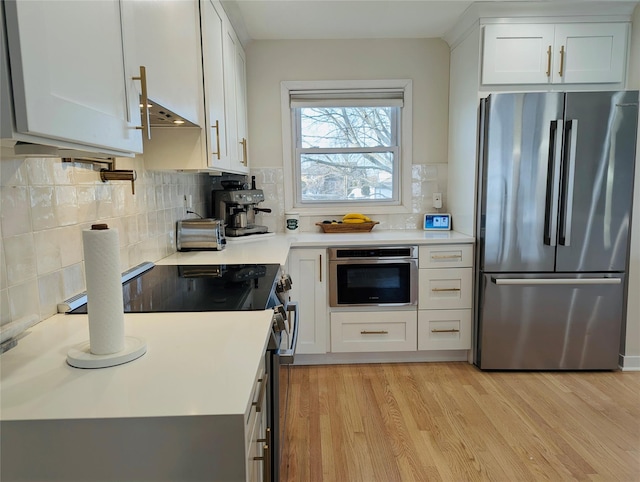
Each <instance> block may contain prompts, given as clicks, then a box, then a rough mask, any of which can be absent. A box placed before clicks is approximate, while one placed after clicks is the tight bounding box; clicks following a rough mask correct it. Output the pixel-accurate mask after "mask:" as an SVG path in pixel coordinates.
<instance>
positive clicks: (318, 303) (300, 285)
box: [288, 248, 329, 355]
mask: <svg viewBox="0 0 640 482" xmlns="http://www.w3.org/2000/svg"><path fill="white" fill-rule="evenodd" d="M288 264H289V273H290V274H291V279H292V280H293V285H292V287H291V299H292V300H295V301H297V302H299V306H300V327H299V332H298V343H297V348H296V353H297V354H301V355H306V354H322V353H327V351H328V350H327V348H328V346H327V332H328V319H329V318H328V314H329V309H328V304H329V297H328V295H327V277H328V276H327V274H328V273H327V250H326V249H315V248H313V249H305V248H300V249H292V250H291V252H290V254H289V260H288Z"/></svg>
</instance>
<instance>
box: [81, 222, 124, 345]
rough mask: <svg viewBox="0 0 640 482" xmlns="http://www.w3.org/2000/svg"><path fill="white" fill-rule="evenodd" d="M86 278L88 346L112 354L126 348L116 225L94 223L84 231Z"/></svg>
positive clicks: (83, 244)
mask: <svg viewBox="0 0 640 482" xmlns="http://www.w3.org/2000/svg"><path fill="white" fill-rule="evenodd" d="M82 246H83V248H84V270H85V278H86V281H87V311H88V313H89V349H90V351H91V353H93V354H94V355H109V354H112V353H117V352H119V351H121V350H122V349H123V348H124V302H123V298H122V277H121V274H120V243H119V238H118V230H117V229H109V228H108V226H107V225H106V224H94V225H93V226H91V229H85V230H83V231H82Z"/></svg>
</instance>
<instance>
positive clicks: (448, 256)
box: [431, 254, 462, 259]
mask: <svg viewBox="0 0 640 482" xmlns="http://www.w3.org/2000/svg"><path fill="white" fill-rule="evenodd" d="M431 258H432V259H462V255H461V254H441V255H433V256H431Z"/></svg>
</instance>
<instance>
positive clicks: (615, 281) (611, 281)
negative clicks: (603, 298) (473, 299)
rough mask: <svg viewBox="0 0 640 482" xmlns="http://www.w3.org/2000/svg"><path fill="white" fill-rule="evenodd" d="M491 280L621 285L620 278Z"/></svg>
mask: <svg viewBox="0 0 640 482" xmlns="http://www.w3.org/2000/svg"><path fill="white" fill-rule="evenodd" d="M491 281H492V282H493V283H495V284H497V285H619V284H620V283H622V279H620V278H579V279H578V278H544V279H527V278H497V279H496V278H494V277H491Z"/></svg>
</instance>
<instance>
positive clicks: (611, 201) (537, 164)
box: [474, 91, 638, 370]
mask: <svg viewBox="0 0 640 482" xmlns="http://www.w3.org/2000/svg"><path fill="white" fill-rule="evenodd" d="M637 125H638V92H637V91H627V92H572V93H562V92H553V93H518V94H492V95H490V96H489V97H488V98H487V99H483V101H482V102H481V105H480V144H479V161H480V165H479V169H480V170H479V181H478V200H477V221H476V222H477V226H476V236H477V248H476V250H477V251H476V263H477V270H476V312H475V317H476V322H475V335H476V345H475V352H474V361H475V363H476V365H478V366H479V367H480V368H481V369H509V370H510V369H513V370H593V369H596V370H597V369H616V368H617V367H618V354H619V347H620V333H621V328H622V321H623V317H624V313H625V308H624V306H625V301H626V299H625V296H626V289H625V287H626V270H627V266H628V264H627V259H628V253H629V238H630V232H629V231H630V226H631V205H632V197H633V177H634V164H635V152H636V134H637V130H638V129H637ZM636 296H637V294H636Z"/></svg>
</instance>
